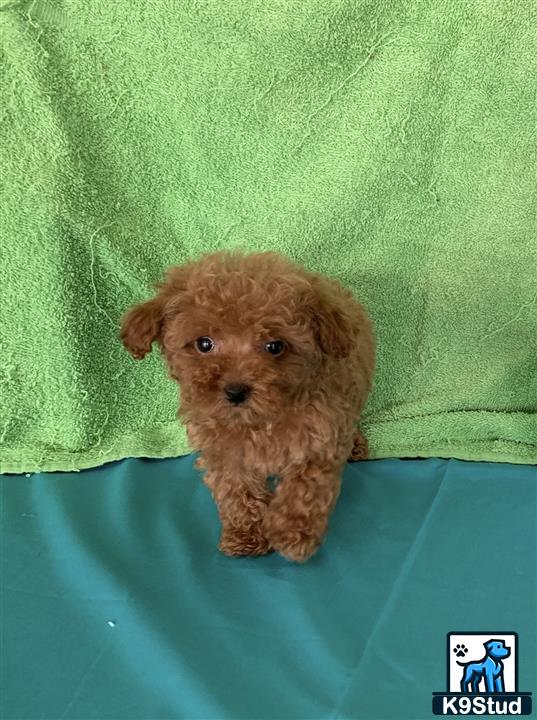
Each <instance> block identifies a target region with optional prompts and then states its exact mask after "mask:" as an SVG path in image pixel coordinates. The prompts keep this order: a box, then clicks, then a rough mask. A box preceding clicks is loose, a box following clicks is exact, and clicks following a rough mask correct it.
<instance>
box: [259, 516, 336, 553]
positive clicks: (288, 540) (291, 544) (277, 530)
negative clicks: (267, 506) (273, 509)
mask: <svg viewBox="0 0 537 720" xmlns="http://www.w3.org/2000/svg"><path fill="white" fill-rule="evenodd" d="M297 525H302V527H297ZM263 527H264V535H265V537H266V538H267V539H268V541H269V543H270V545H271V547H273V548H274V550H276V552H277V553H279V554H280V555H282V556H283V557H284V558H286V559H287V560H291V561H292V562H299V563H301V562H306V560H309V558H310V557H311V556H312V555H313V554H314V553H315V552H316V550H317V549H318V548H319V546H320V545H321V543H322V541H323V534H322V533H319V532H318V531H317V530H316V529H315V528H312V527H308V525H307V523H304V522H303V523H299V522H294V521H291V520H289V521H288V522H286V521H284V518H282V517H281V516H271V513H270V511H269V512H268V513H267V515H266V516H265V520H264V523H263Z"/></svg>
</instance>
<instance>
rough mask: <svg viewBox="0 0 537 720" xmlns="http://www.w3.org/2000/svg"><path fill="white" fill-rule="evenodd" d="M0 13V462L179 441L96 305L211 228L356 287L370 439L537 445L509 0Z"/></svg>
mask: <svg viewBox="0 0 537 720" xmlns="http://www.w3.org/2000/svg"><path fill="white" fill-rule="evenodd" d="M1 10H2V12H0V22H1V23H2V38H3V42H2V67H3V73H4V83H3V92H4V97H3V103H2V122H1V123H0V128H1V132H2V133H3V135H2V139H1V148H2V167H3V180H4V191H3V199H2V203H1V210H0V212H1V213H2V214H1V217H0V224H1V232H2V263H1V270H0V273H1V276H0V285H1V288H2V294H3V296H2V304H1V308H2V309H1V313H2V318H1V331H0V332H1V337H0V347H1V354H0V390H1V397H2V407H1V408H0V412H1V420H0V441H1V469H2V470H4V471H26V470H28V471H31V470H36V469H42V470H52V469H58V468H60V469H79V468H83V467H87V466H91V465H97V464H99V463H103V462H105V461H109V460H113V459H116V458H121V457H124V456H127V455H134V456H142V455H149V456H165V455H173V454H178V453H183V452H185V451H186V450H187V445H186V440H185V434H184V431H183V430H182V429H181V428H180V427H179V426H178V425H177V424H176V422H175V419H174V417H175V408H176V390H175V388H174V386H173V384H172V383H171V382H169V381H168V380H167V379H166V373H165V370H164V368H163V366H162V363H161V362H160V360H159V358H158V357H156V356H155V357H151V358H150V359H148V360H147V361H145V362H144V363H141V364H138V363H135V362H134V361H133V360H131V359H130V358H129V357H128V356H127V354H126V353H125V352H124V351H123V350H122V348H121V347H120V345H119V343H118V341H117V329H118V320H119V317H120V316H121V314H122V313H123V311H124V310H125V309H126V308H127V307H128V306H129V305H130V304H132V303H133V302H134V301H138V300H140V299H142V298H144V297H146V296H147V295H148V294H149V292H150V285H151V283H152V282H153V281H155V280H157V279H158V278H159V277H161V275H162V272H163V269H164V268H165V266H167V265H169V264H172V263H180V262H182V261H183V260H185V259H186V258H190V257H192V256H195V255H197V254H199V253H201V252H203V251H207V250H214V249H216V248H223V247H242V248H244V249H247V250H264V249H279V250H281V251H283V252H285V253H287V254H288V255H290V256H291V257H293V258H294V259H296V260H299V261H302V262H304V263H305V264H307V265H308V266H309V267H311V268H313V269H315V270H319V271H323V272H326V273H329V274H332V275H334V276H336V277H338V278H340V279H341V280H342V281H343V282H344V283H346V284H348V285H349V286H350V287H351V288H353V289H354V291H355V292H356V294H357V295H358V296H359V297H360V298H361V299H362V300H363V301H364V302H365V303H366V304H367V306H368V307H369V309H370V312H371V315H372V317H373V319H374V322H375V326H376V331H377V335H378V345H379V357H378V374H377V378H376V386H375V392H374V395H373V396H372V398H371V401H370V403H369V405H368V408H367V413H366V417H365V423H364V425H365V430H366V432H367V434H368V436H369V439H370V443H371V447H372V452H373V455H374V456H375V457H381V456H389V455H405V456H428V455H439V456H454V457H459V458H466V459H488V460H504V461H510V462H537V420H536V417H537V416H536V410H537V372H536V369H537V368H536V365H537V323H536V315H537V313H536V308H537V242H536V233H535V229H536V228H535V167H536V163H535V149H536V143H535V140H536V138H535V76H536V75H535V72H536V67H535V58H536V57H537V51H536V48H535V42H534V40H535V35H534V32H533V21H532V8H531V4H530V3H520V2H515V1H514V0H513V1H511V2H509V0H508V1H507V2H506V0H476V1H475V2H472V3H461V2H459V0H442V2H436V3H430V2H426V1H425V0H423V1H420V0H415V1H414V2H411V3H399V2H391V1H389V0H382V1H380V2H359V3H358V2H348V1H346V0H332V1H331V2H328V0H312V1H311V2H308V3H286V2H276V3H264V2H263V3H262V2H257V1H255V0H221V1H218V0H216V1H215V2H208V1H207V0H196V1H195V2H194V1H192V2H186V1H185V2H177V3H166V2H156V1H155V0H152V1H151V2H148V1H146V0H143V1H142V0H117V1H116V2H113V3H110V2H103V1H102V0H95V1H94V2H91V3H87V2H83V1H82V0H58V2H56V3H54V4H52V3H49V2H46V1H45V0H31V1H30V0H27V1H26V0H22V1H21V2H17V0H15V1H13V2H12V1H10V0H6V1H5V2H4V3H3V5H2V7H1Z"/></svg>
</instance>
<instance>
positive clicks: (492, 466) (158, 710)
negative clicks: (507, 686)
mask: <svg viewBox="0 0 537 720" xmlns="http://www.w3.org/2000/svg"><path fill="white" fill-rule="evenodd" d="M0 500H1V503H2V508H3V525H2V535H1V537H0V540H1V543H2V547H3V548H5V551H4V562H3V563H2V573H3V583H2V593H3V597H2V610H3V620H4V629H3V637H2V640H3V653H1V654H0V677H1V678H2V692H1V693H0V717H2V718H3V719H4V720H43V719H47V720H48V719H49V718H50V719H51V718H63V719H64V720H93V719H95V720H227V719H229V720H328V719H329V718H330V719H331V720H405V719H407V720H430V719H431V718H433V717H434V716H433V714H432V712H431V704H432V693H433V692H441V691H445V690H446V689H447V688H446V635H447V633H448V632H472V631H473V632H487V633H494V634H493V635H492V637H495V636H496V635H495V633H500V632H517V633H518V638H519V641H518V658H517V661H518V671H519V678H518V686H519V690H520V691H522V692H533V694H534V697H533V700H534V703H535V692H536V691H537V683H536V680H537V666H536V661H537V566H536V564H535V550H536V536H535V525H536V522H537V516H536V511H537V504H536V503H537V468H535V467H532V466H525V465H516V466H515V465H506V464H503V463H464V462H461V461H459V460H438V459H435V458H430V459H427V460H421V461H420V460H410V461H404V460H394V459H387V460H380V461H370V462H365V463H356V464H354V465H349V466H347V468H346V471H345V475H344V478H343V484H342V493H341V497H340V500H339V502H338V504H337V506H336V509H335V511H334V514H333V516H332V518H331V530H330V533H329V534H328V537H327V539H326V542H325V544H324V545H323V546H322V548H321V550H320V551H319V553H318V554H317V555H315V556H314V557H313V558H312V559H311V560H310V561H309V562H307V563H306V564H304V565H296V564H294V563H289V562H287V561H286V560H284V559H283V558H282V557H280V556H279V555H276V554H272V555H267V556H265V557H260V558H228V557H225V556H224V555H222V554H220V553H219V552H218V551H217V549H216V545H217V542H218V535H219V521H218V513H217V510H216V507H215V505H214V503H213V501H212V498H211V495H210V492H209V490H208V488H206V487H205V486H204V485H203V484H202V482H201V480H200V478H199V474H198V473H196V472H195V471H194V469H193V467H192V458H191V457H185V458H179V459H176V458H174V459H168V460H158V461H156V460H134V459H128V460H124V461H122V462H119V463H109V464H108V465H106V466H104V467H101V468H94V469H91V470H85V471H83V472H81V473H67V474H63V473H56V474H48V475H47V474H39V475H33V476H32V477H29V478H25V477H24V476H23V477H22V478H21V477H9V476H4V477H0ZM482 649H483V648H482V646H481V647H480V648H479V649H478V651H477V652H479V650H482ZM473 652H474V651H472V654H469V655H468V656H467V658H466V659H467V660H471V659H477V658H478V657H479V655H476V654H473ZM457 669H458V670H459V671H460V672H461V673H462V668H457ZM487 717H491V716H490V715H487ZM532 717H535V715H532Z"/></svg>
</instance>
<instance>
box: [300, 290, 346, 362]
mask: <svg viewBox="0 0 537 720" xmlns="http://www.w3.org/2000/svg"><path fill="white" fill-rule="evenodd" d="M311 285H312V287H313V291H314V302H313V307H312V322H313V326H314V328H315V333H316V336H317V342H318V343H319V346H320V348H321V350H322V351H323V352H324V353H326V354H327V355H331V356H332V357H335V358H345V357H347V356H348V355H349V353H350V351H351V348H352V346H353V342H354V325H355V323H353V322H352V319H351V316H350V314H349V312H348V310H347V308H346V307H345V304H344V297H343V295H342V292H341V290H340V289H339V288H335V287H334V284H333V281H331V280H329V279H327V278H324V277H321V276H314V277H313V278H311Z"/></svg>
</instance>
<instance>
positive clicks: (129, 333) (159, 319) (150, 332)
mask: <svg viewBox="0 0 537 720" xmlns="http://www.w3.org/2000/svg"><path fill="white" fill-rule="evenodd" d="M163 319H164V300H163V298H162V297H161V296H159V295H157V297H155V298H153V299H152V300H148V301H147V302H144V303H141V304H140V305H135V306H134V307H133V308H131V309H130V310H129V311H128V313H127V314H126V315H125V317H124V318H123V320H122V323H121V342H122V343H123V345H124V346H125V347H126V348H127V350H128V351H129V352H130V354H131V355H132V356H133V357H134V358H136V359H137V360H142V359H143V358H144V357H145V356H146V355H147V353H148V352H151V345H152V344H153V342H154V341H155V340H158V339H159V337H160V333H161V330H162V323H163Z"/></svg>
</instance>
